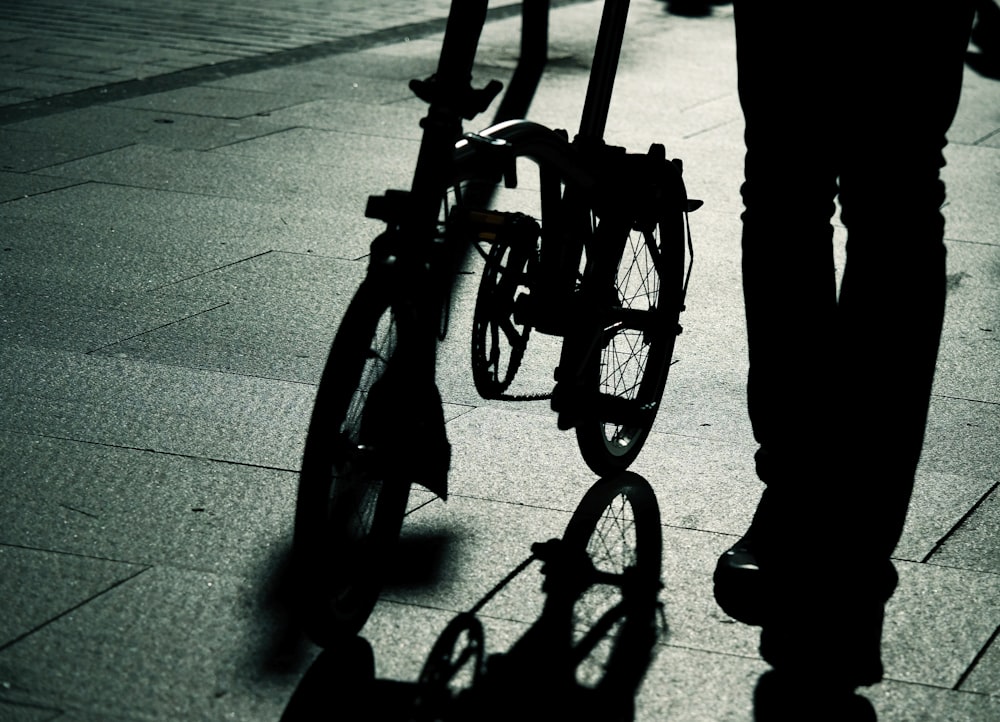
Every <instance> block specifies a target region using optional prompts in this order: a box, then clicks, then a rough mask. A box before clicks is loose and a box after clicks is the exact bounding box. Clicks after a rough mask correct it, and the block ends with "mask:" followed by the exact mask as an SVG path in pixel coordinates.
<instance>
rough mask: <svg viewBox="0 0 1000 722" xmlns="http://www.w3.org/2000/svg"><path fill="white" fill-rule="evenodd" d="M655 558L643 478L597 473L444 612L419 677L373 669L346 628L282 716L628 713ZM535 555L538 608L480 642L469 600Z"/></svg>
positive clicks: (653, 605) (289, 720) (653, 625)
mask: <svg viewBox="0 0 1000 722" xmlns="http://www.w3.org/2000/svg"><path fill="white" fill-rule="evenodd" d="M661 558H662V537H661V528H660V515H659V507H658V506H657V503H656V497H655V495H654V493H653V491H652V489H651V488H650V486H649V484H648V482H646V480H645V479H643V478H642V477H639V476H638V475H636V474H634V473H632V472H623V473H622V474H619V475H618V476H615V477H609V478H605V479H600V480H598V481H597V482H596V483H595V484H594V485H593V486H592V487H591V488H590V489H589V490H588V491H587V493H586V494H585V496H584V497H583V499H582V501H581V502H580V504H579V506H578V507H577V509H576V511H575V512H574V514H573V516H572V517H571V519H570V521H569V523H568V525H567V527H566V531H565V533H564V534H563V536H562V537H561V538H557V539H550V540H548V541H546V542H541V543H536V544H533V545H532V554H531V556H530V557H529V558H528V559H527V560H526V561H525V562H524V563H522V564H521V565H519V567H518V568H516V569H514V570H512V572H511V573H510V574H508V575H507V576H506V577H505V578H504V580H502V581H501V582H500V583H499V584H498V585H497V586H496V587H494V589H493V590H491V591H490V592H489V593H487V594H486V595H485V596H484V597H483V599H482V600H480V602H479V603H477V604H476V605H475V606H474V607H473V608H472V609H471V610H469V611H466V612H461V613H459V614H458V615H456V616H455V617H454V618H453V619H452V620H451V622H450V623H449V624H448V625H447V627H446V628H445V629H444V630H443V632H442V633H441V635H440V636H439V637H438V639H437V641H436V643H435V644H434V646H433V648H432V649H431V651H430V653H429V654H428V656H427V658H426V661H425V664H424V667H423V670H422V672H421V674H420V677H419V679H417V680H416V681H401V680H391V679H378V678H377V676H376V673H375V669H376V665H375V655H374V651H373V648H372V646H371V644H370V643H369V642H368V640H366V639H364V637H362V636H354V637H350V638H347V639H345V640H344V641H343V642H342V643H340V644H337V645H333V646H330V647H328V648H327V649H325V650H324V651H323V652H321V653H320V655H319V656H318V657H317V658H316V659H315V660H314V662H313V663H312V665H311V666H310V667H309V669H308V670H307V672H306V674H305V675H304V676H303V678H302V679H301V681H300V683H299V685H298V687H297V688H296V690H295V692H294V694H293V695H292V697H291V699H290V700H289V703H288V705H287V707H286V709H285V711H284V714H283V716H282V718H281V720H282V722H301V721H302V720H318V719H328V718H331V717H336V718H337V719H380V720H441V719H500V718H505V719H506V718H522V719H546V720H548V719H552V718H554V717H555V716H558V717H568V716H580V717H581V718H585V719H606V720H631V719H633V718H634V703H635V696H636V694H637V693H638V691H639V689H640V687H641V684H642V681H643V679H644V677H645V674H646V671H647V670H648V668H649V666H650V664H651V663H652V661H653V659H654V656H655V649H656V646H657V642H658V641H659V640H660V639H661V638H662V637H663V636H665V634H666V633H667V627H666V623H665V620H664V617H663V613H662V606H661V603H660V601H659V593H660V590H661V589H662V583H661V582H660V573H661ZM535 562H539V563H540V565H541V573H542V575H543V577H544V581H543V584H542V592H543V593H544V594H545V601H544V604H543V607H542V611H541V612H540V614H539V616H538V619H537V620H536V621H535V622H533V623H532V625H531V626H530V627H529V628H528V629H527V630H526V631H525V633H524V634H523V635H522V636H521V637H520V638H519V639H518V640H517V641H515V642H514V643H513V644H512V645H511V646H510V648H509V649H508V650H507V651H505V652H502V653H494V654H486V651H485V633H484V628H483V625H482V623H481V621H480V619H479V617H478V616H477V614H478V612H479V611H480V610H481V609H482V608H483V607H484V606H485V605H486V604H488V603H489V601H490V600H491V599H493V598H494V597H495V596H496V595H497V594H498V593H500V592H501V591H502V590H503V588H504V587H505V586H506V585H507V583H509V582H510V581H511V580H512V579H513V578H514V577H516V576H517V575H519V574H520V573H521V572H523V571H524V570H525V569H527V567H528V566H530V565H531V564H533V563H535Z"/></svg>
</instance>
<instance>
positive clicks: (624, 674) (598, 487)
mask: <svg viewBox="0 0 1000 722" xmlns="http://www.w3.org/2000/svg"><path fill="white" fill-rule="evenodd" d="M563 542H564V543H565V544H566V546H567V547H568V548H569V549H570V550H572V549H574V548H575V549H581V550H584V551H586V553H587V555H588V556H589V558H590V562H591V564H593V567H594V569H595V571H596V572H597V575H595V576H599V577H602V578H599V579H596V580H595V583H593V584H591V585H590V586H589V587H587V588H586V589H585V590H584V591H583V593H582V594H581V595H580V597H579V598H578V599H577V600H576V601H575V603H574V605H573V658H574V663H575V674H576V682H577V684H579V685H580V686H582V687H584V688H585V689H591V690H596V691H599V692H601V693H602V694H606V695H610V696H613V697H614V698H615V699H619V700H624V699H628V698H630V697H631V696H633V695H634V693H635V691H636V689H637V688H638V686H639V684H640V682H641V681H642V678H643V676H644V675H645V672H646V669H647V668H648V666H649V663H650V660H651V654H652V650H653V646H654V644H655V642H656V637H657V634H658V630H657V625H656V611H657V609H658V604H659V603H658V599H657V598H658V595H659V591H660V589H661V587H662V584H661V581H660V574H661V569H662V555H663V539H662V530H661V528H660V508H659V505H658V504H657V501H656V495H655V494H654V492H653V489H652V488H651V487H650V485H649V483H648V482H647V481H646V480H645V479H643V478H642V477H641V476H639V475H637V474H634V473H632V472H622V473H620V474H618V475H617V476H614V477H608V478H604V479H601V480H599V481H598V482H597V483H595V484H594V485H593V486H591V487H590V489H589V490H588V491H587V493H586V495H585V496H584V497H583V499H582V500H581V501H580V504H579V506H578V507H577V509H576V512H575V513H574V514H573V517H572V518H571V519H570V521H569V524H568V525H567V527H566V531H565V533H564V534H563Z"/></svg>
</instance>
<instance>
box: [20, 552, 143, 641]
mask: <svg viewBox="0 0 1000 722" xmlns="http://www.w3.org/2000/svg"><path fill="white" fill-rule="evenodd" d="M22 548H23V547H22ZM39 551H47V552H48V553H49V554H52V553H56V554H61V553H62V552H52V551H51V550H39ZM73 556H80V555H79V554H74V555H73ZM125 563H128V562H125ZM150 569H152V567H151V566H147V567H144V568H143V569H140V570H139V571H137V572H136V573H135V574H131V575H129V576H127V577H125V578H124V579H120V580H119V581H117V582H115V583H113V584H112V585H111V586H109V587H108V588H107V589H102V590H101V591H99V592H98V593H97V594H94V595H91V596H89V597H87V598H86V599H84V600H83V601H81V602H80V603H78V604H74V605H73V606H72V607H70V608H69V609H64V610H63V611H61V612H60V613H59V614H57V615H56V616H54V617H52V618H51V619H47V620H45V621H44V622H42V623H41V624H39V625H37V626H35V627H33V628H31V629H29V630H28V631H26V632H23V633H21V634H19V635H17V636H16V637H14V638H13V639H11V640H9V641H7V642H5V643H3V644H0V652H2V651H4V650H5V649H8V648H10V647H13V646H14V645H15V644H17V643H18V642H20V641H21V640H23V639H27V638H28V637H30V636H31V635H32V634H34V633H35V632H38V631H40V630H42V629H44V628H45V627H47V626H49V625H50V624H52V623H53V622H57V621H59V620H60V619H62V618H63V617H65V616H67V615H69V614H72V613H73V612H75V611H76V610H77V609H81V608H82V607H84V606H86V605H87V604H90V603H91V602H92V601H94V600H95V599H98V598H99V597H103V596H104V595H105V594H107V593H108V592H110V591H112V590H114V589H117V588H118V587H120V586H121V585H123V584H125V583H126V582H130V581H132V580H133V579H135V578H136V577H138V576H139V575H140V574H145V573H146V572H148V571H149V570H150Z"/></svg>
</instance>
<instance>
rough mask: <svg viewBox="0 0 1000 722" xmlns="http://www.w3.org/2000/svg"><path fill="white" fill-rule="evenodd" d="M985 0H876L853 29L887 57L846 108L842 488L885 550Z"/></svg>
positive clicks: (919, 399)
mask: <svg viewBox="0 0 1000 722" xmlns="http://www.w3.org/2000/svg"><path fill="white" fill-rule="evenodd" d="M973 4H974V3H973V2H971V0H939V1H938V2H936V3H934V7H933V8H927V9H924V10H923V12H911V13H899V12H898V10H897V9H895V8H893V9H891V10H890V9H888V8H885V9H879V8H876V10H874V11H870V12H869V16H868V19H867V23H866V26H865V27H866V28H867V32H865V33H863V34H860V35H859V36H856V37H855V39H854V40H853V42H854V43H855V44H856V45H860V46H861V47H862V48H864V49H865V52H866V53H867V54H868V55H869V56H870V57H872V58H873V59H874V61H875V66H874V67H873V69H872V71H871V72H864V71H862V73H860V74H855V75H853V76H851V75H849V76H848V78H850V81H851V83H852V85H853V87H854V92H855V94H856V96H857V97H858V100H859V102H860V107H861V108H862V109H863V110H864V112H863V113H858V114H856V115H851V116H848V117H847V118H845V125H846V127H845V135H846V143H845V145H844V158H843V168H842V171H841V194H840V198H841V205H842V207H843V213H842V220H843V222H844V225H845V226H846V227H847V229H848V243H847V264H846V266H845V270H844V278H843V282H842V285H841V291H840V300H839V307H838V323H839V326H840V331H839V337H840V341H839V343H838V347H839V349H840V357H839V358H838V360H837V366H838V369H839V377H840V380H841V384H842V390H841V392H840V396H841V399H842V401H843V403H842V405H841V407H840V409H841V416H840V419H839V421H838V424H839V425H840V427H841V428H840V431H839V433H838V436H839V437H840V444H841V446H842V447H843V449H844V451H845V452H846V453H845V454H844V455H843V459H842V462H843V464H842V470H841V473H842V475H843V482H842V484H843V487H844V489H843V495H842V496H843V498H844V499H845V503H846V504H849V505H851V509H852V513H853V516H854V518H855V523H856V525H857V526H858V529H859V531H860V532H861V534H860V535H859V536H858V538H859V544H860V545H861V546H862V548H863V550H864V552H863V553H865V554H867V555H868V556H869V557H872V558H874V557H875V556H881V557H883V558H887V557H888V556H889V554H891V553H892V550H893V549H894V548H895V545H896V543H897V542H898V540H899V536H900V534H901V533H902V528H903V522H904V520H905V516H906V510H907V506H908V504H909V499H910V492H911V488H912V484H913V478H914V473H915V471H916V467H917V462H918V461H919V458H920V452H921V449H922V446H923V438H924V426H925V423H926V418H927V409H928V403H929V400H930V393H931V384H932V381H933V377H934V368H935V364H936V360H937V349H938V343H939V340H940V335H941V326H942V323H943V317H944V307H945V290H946V278H945V247H944V218H943V216H942V214H941V210H940V209H941V206H942V205H943V203H944V200H945V188H944V184H943V182H942V181H941V179H940V169H941V168H942V166H943V165H944V156H943V154H942V150H943V149H944V146H945V144H946V137H945V135H946V133H947V131H948V128H949V126H950V125H951V122H952V120H953V118H954V115H955V112H956V109H957V107H958V101H959V94H960V91H961V86H962V74H963V69H964V55H965V48H966V46H967V44H968V39H969V31H970V27H971V23H972V16H973ZM887 35H891V36H892V37H893V40H892V41H890V42H886V37H887ZM859 499H864V500H865V503H864V504H858V503H857V502H858V500H859Z"/></svg>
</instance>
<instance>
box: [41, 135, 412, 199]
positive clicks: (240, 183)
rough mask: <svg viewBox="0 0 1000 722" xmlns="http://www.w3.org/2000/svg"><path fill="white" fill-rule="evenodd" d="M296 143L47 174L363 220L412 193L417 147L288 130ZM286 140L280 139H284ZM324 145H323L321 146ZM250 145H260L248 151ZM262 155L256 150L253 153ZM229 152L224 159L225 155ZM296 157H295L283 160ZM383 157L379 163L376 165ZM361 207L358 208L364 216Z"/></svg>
mask: <svg viewBox="0 0 1000 722" xmlns="http://www.w3.org/2000/svg"><path fill="white" fill-rule="evenodd" d="M289 133H290V134H292V135H293V136H295V137H302V136H305V135H312V138H311V139H309V140H319V141H321V142H320V143H319V144H316V143H310V142H309V140H307V141H306V145H304V146H300V147H299V148H298V149H296V148H295V142H294V141H293V142H292V143H291V144H289V143H286V142H282V141H284V140H285V139H284V138H277V137H275V136H269V137H268V138H269V139H262V140H260V141H248V142H247V143H240V144H239V147H236V146H226V147H225V148H220V149H219V150H218V151H216V152H214V153H201V152H196V151H174V150H165V149H162V148H158V147H153V146H145V145H132V146H128V147H126V148H122V149H121V150H118V151H111V152H108V153H104V154H101V155H98V156H94V157H91V158H87V159H85V160H81V161H77V162H73V163H66V164H62V165H58V166H52V167H49V168H47V170H46V173H48V174H49V175H54V176H57V177H65V178H73V179H79V180H93V181H100V182H103V183H114V184H120V185H125V186H131V187H137V188H149V189H158V190H170V191H175V192H178V193H189V194H197V195H209V196H219V197H223V198H231V199H243V200H259V201H262V202H269V203H270V202H275V201H277V202H286V203H287V202H296V203H302V204H306V205H312V204H317V203H331V204H336V205H339V206H340V207H342V208H349V209H350V210H351V212H352V214H355V215H358V216H363V213H364V211H363V209H364V208H365V205H366V203H367V199H368V196H369V195H371V194H372V193H381V192H383V191H384V190H385V189H386V188H406V187H409V178H410V173H411V170H412V165H413V159H414V158H415V154H416V150H417V147H416V144H415V143H409V144H407V143H405V142H404V141H397V143H398V144H399V145H400V147H399V148H398V152H397V153H394V154H393V155H392V156H391V157H386V156H385V155H384V154H383V153H380V152H377V149H378V150H381V149H382V143H383V141H381V140H380V139H378V138H367V137H365V136H358V135H353V136H351V138H350V139H349V142H348V143H347V144H346V145H345V144H344V143H342V142H337V139H335V138H333V137H332V136H333V135H334V134H331V133H323V134H322V135H323V136H325V138H318V137H317V135H316V134H317V133H319V131H313V132H312V133H310V132H308V131H289ZM281 135H285V134H279V136H281ZM324 141H325V142H324ZM249 143H256V144H257V145H255V146H250V145H249ZM258 148H259V149H260V152H254V151H255V150H256V149H258ZM223 151H225V153H224V152H223ZM288 152H295V153H296V156H295V157H289V156H286V155H285V154H286V153H288ZM376 158H377V159H379V160H378V161H375V160H374V159H376ZM359 209H361V210H360V211H359Z"/></svg>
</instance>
